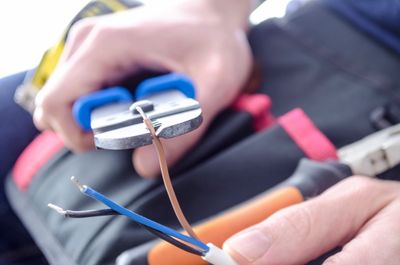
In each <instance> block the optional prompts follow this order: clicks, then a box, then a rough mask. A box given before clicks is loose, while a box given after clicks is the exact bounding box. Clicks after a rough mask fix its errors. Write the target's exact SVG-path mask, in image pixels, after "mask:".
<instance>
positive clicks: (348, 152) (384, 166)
mask: <svg viewBox="0 0 400 265" xmlns="http://www.w3.org/2000/svg"><path fill="white" fill-rule="evenodd" d="M338 156H339V160H341V161H342V162H344V163H345V164H347V165H349V166H350V167H351V169H352V171H353V174H355V175H364V176H370V177H374V176H376V175H378V174H381V173H383V172H385V171H387V170H389V169H391V168H393V167H395V166H397V165H398V164H400V124H399V125H395V126H392V127H389V128H387V129H384V130H381V131H379V132H376V133H374V134H371V135H369V136H367V137H365V138H363V139H361V140H360V141H357V142H355V143H353V144H351V145H348V146H346V147H343V148H341V149H340V150H339V151H338Z"/></svg>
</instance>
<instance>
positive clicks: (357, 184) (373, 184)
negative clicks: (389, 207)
mask: <svg viewBox="0 0 400 265" xmlns="http://www.w3.org/2000/svg"><path fill="white" fill-rule="evenodd" d="M342 185H343V186H342V187H340V188H343V187H345V188H346V189H344V188H343V190H347V191H348V192H349V193H353V194H354V193H355V194H357V193H358V194H360V195H370V194H371V192H374V191H377V190H378V189H377V188H379V186H380V182H379V181H377V180H374V179H372V178H368V177H363V176H353V177H351V178H349V179H347V180H346V181H344V182H343V183H342Z"/></svg>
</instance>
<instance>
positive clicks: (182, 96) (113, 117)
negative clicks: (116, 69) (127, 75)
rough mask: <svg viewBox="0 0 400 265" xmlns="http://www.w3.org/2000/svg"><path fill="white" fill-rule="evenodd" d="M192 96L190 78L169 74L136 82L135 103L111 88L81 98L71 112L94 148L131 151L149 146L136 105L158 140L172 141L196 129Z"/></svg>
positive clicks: (121, 90) (199, 119)
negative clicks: (88, 132)
mask: <svg viewBox="0 0 400 265" xmlns="http://www.w3.org/2000/svg"><path fill="white" fill-rule="evenodd" d="M194 97H195V89H194V86H193V82H192V81H191V80H190V78H188V77H187V76H185V75H182V74H178V73H170V74H166V75H162V76H158V77H154V78H150V79H147V80H145V81H143V82H142V83H140V84H139V86H138V87H137V88H136V92H135V99H136V100H137V101H134V100H133V97H132V95H131V93H130V92H129V91H128V90H127V89H125V88H122V87H112V88H107V89H105V90H100V91H98V92H94V93H92V94H89V95H87V96H83V97H81V98H80V99H78V100H77V101H76V102H75V104H74V106H73V113H74V117H75V120H76V121H77V122H78V124H79V125H80V126H81V128H82V129H84V130H90V129H91V130H93V133H94V141H95V144H96V147H98V148H101V149H111V150H120V149H132V148H136V147H139V146H143V145H148V144H151V143H152V137H151V134H150V132H149V130H148V129H147V128H146V125H145V124H144V123H143V119H142V117H141V115H140V114H139V113H138V112H137V110H136V107H137V106H140V107H141V109H142V110H143V111H144V112H145V113H146V115H147V117H148V118H149V119H150V120H151V121H152V122H153V126H154V127H155V129H156V135H157V136H158V137H161V138H172V137H176V136H179V135H182V134H185V133H188V132H190V131H192V130H194V129H196V128H198V127H199V126H200V124H201V122H202V116H201V114H202V111H201V108H200V104H199V103H198V102H197V101H196V100H195V99H194Z"/></svg>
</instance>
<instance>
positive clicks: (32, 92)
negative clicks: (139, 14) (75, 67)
mask: <svg viewBox="0 0 400 265" xmlns="http://www.w3.org/2000/svg"><path fill="white" fill-rule="evenodd" d="M140 4H141V3H140V2H138V1H136V0H94V1H91V2H89V3H88V4H87V5H86V6H85V7H84V8H83V9H82V10H81V11H80V12H79V13H78V14H77V15H76V16H75V17H74V18H73V20H72V21H71V22H70V23H69V25H68V27H67V29H66V30H65V33H64V34H63V36H62V38H61V40H60V41H59V42H57V43H56V44H55V45H54V46H53V47H51V48H50V49H48V50H47V51H46V52H45V53H44V54H43V56H42V59H41V61H40V63H39V65H38V67H37V68H36V69H35V70H33V71H32V72H30V73H29V74H28V75H27V77H26V78H25V81H24V83H23V84H22V85H21V86H20V87H18V89H17V91H16V92H15V97H14V98H15V101H16V102H17V103H18V104H19V105H21V106H22V107H23V108H25V109H26V110H28V111H29V112H32V111H33V110H34V108H35V106H34V101H35V97H36V94H37V93H38V92H39V90H40V89H41V88H42V87H43V86H44V84H45V83H46V81H47V80H48V78H49V77H50V75H51V74H52V73H53V71H54V69H55V68H56V66H57V63H58V61H59V59H60V56H61V54H62V51H63V50H64V45H65V41H66V40H67V38H68V33H69V31H70V29H71V27H72V26H73V25H74V24H75V23H76V22H77V21H79V20H81V19H83V18H86V17H93V16H100V15H105V14H110V13H115V12H119V11H124V10H127V9H130V8H133V7H136V6H139V5H140Z"/></svg>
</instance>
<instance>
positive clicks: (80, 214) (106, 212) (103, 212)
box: [64, 209, 204, 256]
mask: <svg viewBox="0 0 400 265" xmlns="http://www.w3.org/2000/svg"><path fill="white" fill-rule="evenodd" d="M112 215H121V214H120V213H118V212H116V211H114V210H113V209H100V210H86V211H71V210H66V211H65V213H64V216H65V217H69V218H88V217H99V216H112ZM137 224H139V225H140V226H141V227H143V228H145V229H146V230H147V231H149V232H150V233H152V234H153V235H155V236H156V237H159V238H161V239H162V240H165V241H167V242H168V243H170V244H172V245H174V246H176V247H177V248H180V249H182V250H184V251H186V252H189V253H192V254H194V255H198V256H204V252H203V251H201V250H198V249H196V248H193V247H191V246H189V245H187V244H185V243H183V242H181V241H179V240H177V239H175V238H174V237H171V236H169V235H167V234H165V233H163V232H161V231H158V230H156V229H154V228H152V227H150V226H147V225H144V224H141V223H137Z"/></svg>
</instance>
